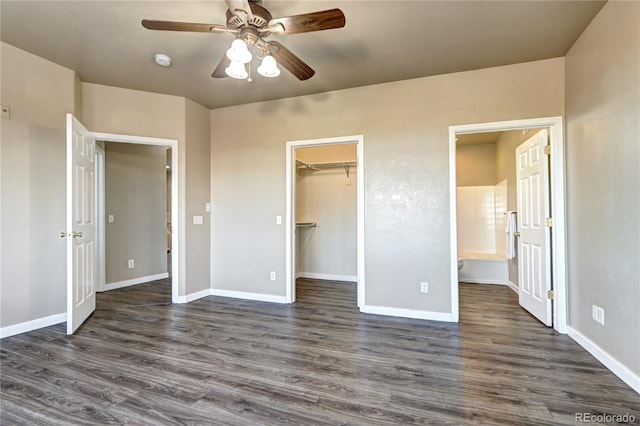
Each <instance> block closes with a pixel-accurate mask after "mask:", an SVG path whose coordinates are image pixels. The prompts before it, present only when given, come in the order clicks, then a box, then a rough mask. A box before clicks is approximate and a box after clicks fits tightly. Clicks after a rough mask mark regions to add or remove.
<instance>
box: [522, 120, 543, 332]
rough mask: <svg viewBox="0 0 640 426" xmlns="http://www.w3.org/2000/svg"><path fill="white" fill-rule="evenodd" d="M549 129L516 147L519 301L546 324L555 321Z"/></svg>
mask: <svg viewBox="0 0 640 426" xmlns="http://www.w3.org/2000/svg"><path fill="white" fill-rule="evenodd" d="M547 133H548V132H547V130H546V129H544V130H541V131H539V132H538V133H537V134H536V135H534V136H532V137H531V138H529V139H527V140H526V141H525V142H524V143H522V145H520V146H519V147H518V148H516V181H517V182H518V202H517V206H518V231H519V232H520V237H519V240H518V278H519V281H520V292H519V294H520V305H521V306H522V307H523V308H525V309H526V310H527V311H529V312H530V313H531V314H532V315H533V316H535V317H536V318H538V319H539V320H540V321H542V322H543V323H544V324H545V325H547V326H551V325H552V311H551V299H550V298H549V297H548V291H549V290H551V261H550V260H551V259H550V254H551V253H550V249H549V248H550V245H549V240H550V238H549V230H548V228H547V223H546V219H547V217H548V215H549V162H548V161H547V156H546V155H545V152H544V150H545V146H546V145H547V140H548V137H547Z"/></svg>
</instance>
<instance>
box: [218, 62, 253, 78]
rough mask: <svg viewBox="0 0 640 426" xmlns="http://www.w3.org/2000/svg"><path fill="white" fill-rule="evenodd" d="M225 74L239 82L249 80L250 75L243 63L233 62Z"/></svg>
mask: <svg viewBox="0 0 640 426" xmlns="http://www.w3.org/2000/svg"><path fill="white" fill-rule="evenodd" d="M224 72H225V73H226V74H227V75H228V76H229V77H232V78H237V79H238V80H244V79H246V78H249V73H248V72H247V70H246V69H245V67H244V64H243V63H242V62H237V61H231V64H229V66H228V67H227V68H225V70H224Z"/></svg>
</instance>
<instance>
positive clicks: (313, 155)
mask: <svg viewBox="0 0 640 426" xmlns="http://www.w3.org/2000/svg"><path fill="white" fill-rule="evenodd" d="M296 160H300V161H303V162H305V163H330V162H334V161H358V145H357V144H353V143H346V144H337V145H319V146H308V147H302V148H296Z"/></svg>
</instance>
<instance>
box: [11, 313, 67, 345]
mask: <svg viewBox="0 0 640 426" xmlns="http://www.w3.org/2000/svg"><path fill="white" fill-rule="evenodd" d="M66 321H67V313H66V312H65V313H62V314H56V315H50V316H48V317H43V318H38V319H34V320H31V321H26V322H22V323H20V324H14V325H9V326H7V327H2V328H0V339H4V338H5V337H10V336H15V335H16V334H20V333H26V332H28V331H33V330H37V329H39V328H44V327H49V326H50V325H55V324H60V323H61V322H66Z"/></svg>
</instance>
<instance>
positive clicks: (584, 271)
mask: <svg viewBox="0 0 640 426" xmlns="http://www.w3.org/2000/svg"><path fill="white" fill-rule="evenodd" d="M639 21H640V3H638V2H617V1H613V2H608V3H607V4H606V5H605V6H604V8H603V9H602V11H601V12H600V13H599V14H598V15H597V16H596V17H595V19H594V20H593V22H592V23H591V25H590V26H589V27H588V28H587V29H586V31H585V32H584V33H583V34H582V36H581V37H580V38H579V39H578V41H577V42H576V44H575V45H574V46H573V47H572V48H571V50H570V51H569V53H568V54H567V58H566V99H567V101H566V102H567V110H566V114H567V130H566V134H567V142H566V144H567V151H566V153H567V227H568V230H567V231H568V243H567V246H568V256H567V257H568V261H569V264H568V274H569V282H568V287H569V301H570V305H569V323H570V326H571V327H572V328H574V329H575V330H577V331H578V332H580V333H582V334H583V335H584V336H586V337H587V338H588V339H589V340H591V341H592V342H594V343H595V344H596V345H598V346H599V347H600V348H602V349H603V350H604V351H606V352H607V353H609V354H610V355H611V356H612V357H613V358H615V359H616V360H618V361H620V362H621V363H622V364H624V365H625V366H626V367H627V368H629V369H630V370H631V371H632V372H634V373H635V374H636V375H638V374H640V357H639V356H638V354H639V353H640V320H639V319H640V281H639V278H638V276H639V272H640V220H639V218H640V191H639V189H638V184H639V182H640V174H639V164H640V149H639V148H640V143H639V142H638V141H640V124H639V120H640V104H639V103H640V96H639V94H640V81H639V78H638V76H640V66H639V61H640V59H639V58H640V22H639ZM593 304H595V305H598V306H601V307H602V308H604V311H605V325H604V326H602V325H600V324H598V323H596V322H595V321H593V320H592V319H591V305H593Z"/></svg>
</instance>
